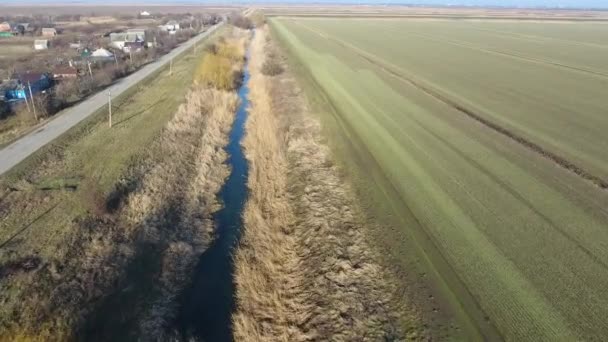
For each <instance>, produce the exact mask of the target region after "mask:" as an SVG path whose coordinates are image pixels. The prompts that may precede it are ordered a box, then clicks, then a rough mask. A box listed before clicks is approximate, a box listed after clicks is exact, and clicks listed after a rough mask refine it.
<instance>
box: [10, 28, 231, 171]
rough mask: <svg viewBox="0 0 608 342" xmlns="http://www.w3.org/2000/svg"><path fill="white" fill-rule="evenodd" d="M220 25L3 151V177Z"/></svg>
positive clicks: (64, 113)
mask: <svg viewBox="0 0 608 342" xmlns="http://www.w3.org/2000/svg"><path fill="white" fill-rule="evenodd" d="M221 25H223V22H222V23H219V24H217V25H215V26H212V27H210V28H209V29H208V30H207V31H205V32H203V33H201V34H199V35H198V36H196V37H193V38H192V39H190V40H188V41H187V42H185V43H183V44H182V45H180V46H179V47H177V48H175V49H173V50H172V51H171V52H169V53H168V54H166V55H164V56H162V57H161V58H159V59H158V60H157V61H155V62H153V63H150V64H148V65H146V66H144V67H143V68H141V69H140V70H138V71H137V72H135V73H133V74H131V75H129V76H127V77H125V78H123V79H120V80H119V81H117V82H116V83H115V84H114V85H112V86H110V87H108V88H106V89H104V90H102V91H100V92H99V93H97V94H95V95H93V96H91V97H89V98H88V99H86V100H84V101H83V102H81V103H79V104H77V105H75V106H73V107H70V108H68V109H65V110H63V111H62V112H61V113H58V114H57V115H56V116H55V117H54V118H53V119H52V120H50V121H49V122H47V123H45V124H44V125H42V126H41V127H39V128H37V129H36V130H34V131H32V132H30V133H29V134H27V135H25V136H23V137H21V138H19V140H16V141H15V142H13V143H12V144H10V145H8V146H6V147H5V148H3V149H2V150H0V175H2V174H4V173H5V172H6V171H8V170H10V169H11V168H12V167H14V166H15V165H17V164H19V163H20V162H21V161H23V160H24V159H25V158H27V157H28V156H29V155H30V154H32V153H34V152H36V151H37V150H38V149H40V148H41V147H42V146H44V145H46V144H48V143H49V142H51V141H53V140H54V139H56V138H57V137H59V136H60V135H61V134H63V133H65V132H66V131H67V130H69V129H70V128H72V127H74V126H75V125H76V124H78V123H79V122H81V121H82V120H84V119H86V118H87V117H89V116H91V115H92V114H93V113H95V112H96V111H97V110H98V109H99V108H100V107H101V106H103V105H105V104H106V103H107V101H108V90H109V91H111V94H112V98H114V97H116V96H119V95H120V94H122V93H123V92H124V91H125V90H127V89H129V88H130V87H131V86H133V85H135V84H137V83H139V82H140V81H142V80H143V79H144V78H146V77H148V76H149V75H151V74H152V73H154V72H155V71H157V70H158V69H160V68H162V67H163V66H164V65H166V64H167V63H169V61H170V60H171V58H174V57H177V56H178V55H179V54H181V53H182V52H184V51H186V50H187V49H188V48H190V47H192V46H193V45H194V44H196V43H198V42H199V41H201V40H202V39H204V38H205V37H207V36H208V35H209V34H211V32H213V31H215V30H216V29H217V28H218V27H220V26H221Z"/></svg>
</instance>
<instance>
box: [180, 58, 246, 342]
mask: <svg viewBox="0 0 608 342" xmlns="http://www.w3.org/2000/svg"><path fill="white" fill-rule="evenodd" d="M247 59H248V56H247ZM249 77H250V75H249V63H248V62H246V63H245V67H244V79H243V83H242V85H241V87H240V88H239V91H238V96H239V99H240V105H239V107H238V110H237V112H236V118H235V121H234V124H233V127H232V130H231V132H230V138H229V139H230V140H229V143H228V145H227V146H226V151H227V152H228V154H229V157H228V161H227V163H228V165H230V168H231V173H230V176H229V177H228V179H227V180H226V183H225V184H224V187H223V188H222V190H221V192H220V193H219V197H220V200H221V201H222V202H223V204H224V208H223V209H222V210H220V211H218V212H217V213H216V214H215V216H214V218H215V222H216V225H217V239H216V240H215V241H214V243H213V245H212V246H211V247H209V249H207V251H205V253H204V254H203V255H202V256H201V258H200V260H199V264H198V266H197V268H196V270H195V274H194V276H193V277H194V279H193V282H192V287H191V288H190V289H189V290H188V291H187V292H186V293H185V294H184V296H183V298H182V303H181V309H180V314H179V318H178V320H179V321H178V324H179V327H180V330H181V333H182V336H183V337H184V338H185V339H189V338H190V337H194V338H196V339H197V340H203V341H213V342H216V341H217V342H224V341H232V340H233V338H232V322H231V315H232V311H233V309H234V305H235V298H234V296H235V293H234V292H235V284H234V279H233V273H234V263H233V250H234V247H235V246H236V244H237V243H238V241H239V238H240V236H241V228H242V225H243V220H242V212H243V208H244V205H245V201H246V200H247V172H248V165H247V159H245V155H244V153H243V150H242V148H241V140H242V138H243V136H244V135H245V122H246V120H247V108H248V106H249V99H248V95H249Z"/></svg>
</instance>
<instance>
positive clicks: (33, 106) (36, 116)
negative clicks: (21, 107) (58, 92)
mask: <svg viewBox="0 0 608 342" xmlns="http://www.w3.org/2000/svg"><path fill="white" fill-rule="evenodd" d="M27 87H28V88H29V89H30V99H32V109H34V119H35V120H36V121H38V115H36V105H35V104H34V94H32V86H31V84H30V81H27Z"/></svg>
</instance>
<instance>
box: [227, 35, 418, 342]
mask: <svg viewBox="0 0 608 342" xmlns="http://www.w3.org/2000/svg"><path fill="white" fill-rule="evenodd" d="M266 35H267V33H266V30H265V29H260V30H258V33H257V34H256V38H255V39H254V42H253V44H252V47H251V59H250V70H251V81H250V82H251V85H250V89H251V93H250V98H251V108H250V115H249V118H248V122H247V136H246V138H245V141H244V146H245V149H246V155H247V159H248V160H249V163H250V164H249V168H250V171H249V174H250V176H249V177H250V178H249V181H248V187H249V191H250V196H249V199H248V202H247V205H246V209H245V213H244V222H245V231H244V233H243V239H242V242H241V244H240V246H239V249H238V251H237V254H236V275H235V276H236V282H237V300H238V307H237V310H236V313H235V314H234V316H233V321H234V333H235V338H236V339H237V340H242V341H305V340H340V341H342V340H364V341H365V340H372V341H377V340H401V339H410V340H417V339H426V338H427V337H426V336H427V335H426V332H425V331H424V329H422V328H420V325H419V324H418V318H417V315H416V313H415V312H414V310H413V309H412V308H410V307H408V306H407V305H405V303H404V300H403V299H402V298H401V297H400V295H399V294H397V293H396V288H397V287H396V286H395V284H394V281H393V278H392V277H391V274H390V273H389V272H388V271H387V270H385V269H384V268H383V267H381V266H380V263H379V262H378V261H377V258H376V256H375V255H374V253H373V251H372V250H370V245H369V244H368V243H367V242H366V240H367V237H366V227H365V225H366V223H365V221H364V218H363V215H362V211H361V208H360V205H359V204H358V202H357V200H356V198H355V196H354V193H353V191H352V189H351V188H350V187H349V186H348V185H347V184H348V183H347V182H346V181H345V179H343V177H342V176H341V173H340V172H339V170H338V168H337V167H336V166H334V163H333V161H332V157H331V153H330V151H329V149H328V147H327V146H326V145H325V144H324V143H322V141H323V139H322V137H321V127H320V124H319V122H318V121H317V120H316V119H314V118H312V117H311V116H310V113H309V112H308V111H307V105H306V102H305V100H304V97H303V94H302V93H301V91H300V90H299V88H298V86H297V84H296V83H295V81H294V79H293V77H292V76H291V75H290V74H289V73H288V72H284V73H283V74H282V75H280V76H277V77H273V79H272V80H271V79H270V78H269V77H267V76H265V75H264V74H263V72H262V69H263V65H264V59H265V54H266V53H267V52H268V49H273V47H272V46H271V45H270V46H269V44H267V43H266V39H265V36H266ZM275 57H276V56H275ZM276 58H277V61H278V57H276ZM283 67H284V66H283Z"/></svg>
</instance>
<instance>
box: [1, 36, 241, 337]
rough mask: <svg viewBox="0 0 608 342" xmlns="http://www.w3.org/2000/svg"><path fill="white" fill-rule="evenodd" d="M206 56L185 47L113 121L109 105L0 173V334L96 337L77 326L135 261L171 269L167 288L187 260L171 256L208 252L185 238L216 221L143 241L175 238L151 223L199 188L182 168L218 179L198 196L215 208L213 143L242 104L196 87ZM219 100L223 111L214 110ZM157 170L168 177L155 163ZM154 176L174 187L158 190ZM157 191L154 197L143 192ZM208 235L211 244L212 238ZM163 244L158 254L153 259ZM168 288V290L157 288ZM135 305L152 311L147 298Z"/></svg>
mask: <svg viewBox="0 0 608 342" xmlns="http://www.w3.org/2000/svg"><path fill="white" fill-rule="evenodd" d="M227 30H228V29H222V30H221V31H220V32H218V33H217V34H216V36H218V35H222V34H226V33H227ZM199 51H203V50H202V49H199ZM200 58H201V54H193V53H185V54H184V55H182V56H181V57H180V58H179V59H177V60H176V62H175V63H174V66H173V75H172V76H169V75H168V73H167V72H166V70H160V71H159V72H158V73H156V74H154V75H152V76H150V77H149V78H148V79H146V80H145V81H143V82H141V83H140V84H138V85H137V86H135V87H133V88H131V89H130V90H128V91H127V92H125V93H124V94H123V95H122V96H121V97H120V98H118V99H117V100H116V101H115V102H114V110H113V114H114V126H113V127H112V128H111V129H110V128H108V127H107V123H106V122H105V110H104V109H100V110H99V112H98V113H96V114H94V115H93V116H92V117H91V118H89V119H87V120H86V121H85V122H83V123H81V124H79V125H78V126H77V127H75V128H74V129H72V130H70V131H69V132H67V133H66V134H64V135H63V136H62V137H60V138H59V139H57V140H56V141H54V142H53V143H51V144H49V145H47V146H45V147H44V148H43V149H41V150H40V151H38V152H37V153H35V154H34V155H32V156H31V157H30V158H28V159H27V160H26V161H24V162H23V163H21V164H20V165H18V166H17V167H16V168H15V169H13V170H11V171H10V172H9V173H8V174H6V175H5V176H3V177H2V178H1V179H0V184H1V185H2V186H1V189H2V190H0V213H1V217H2V219H1V220H0V241H1V242H0V274H1V275H2V277H1V278H0V289H1V294H0V296H1V297H2V298H1V301H2V303H3V305H2V308H1V309H0V310H1V311H0V327H1V329H0V331H1V334H0V339H16V338H30V339H34V340H63V339H66V338H69V337H73V336H74V334H75V333H77V334H84V335H83V336H87V334H88V333H89V332H90V331H96V330H95V327H98V326H99V325H96V324H90V325H86V326H87V329H88V327H91V326H92V327H93V328H91V329H89V330H86V329H85V330H82V331H81V330H80V329H79V327H81V326H82V325H83V324H84V323H85V321H90V320H92V319H96V318H99V317H100V316H103V315H102V314H98V313H99V312H100V311H103V307H104V303H105V302H104V301H105V300H106V299H107V298H109V297H108V293H109V292H111V291H116V289H117V287H118V286H119V285H120V284H123V285H124V284H125V283H129V281H130V280H133V279H132V277H133V276H132V275H128V274H129V272H127V271H128V270H129V269H128V267H127V266H128V265H131V266H130V267H131V268H130V269H134V267H135V268H136V265H138V262H139V265H140V266H141V265H144V266H146V267H149V268H152V270H149V272H147V271H146V270H145V269H143V268H140V269H137V268H136V270H137V271H138V272H141V273H142V274H143V275H145V276H148V277H149V274H153V275H158V273H155V272H154V269H163V270H165V273H162V274H163V275H165V274H171V275H167V276H165V277H166V278H168V279H169V280H167V281H166V282H165V283H166V284H168V283H171V282H172V281H170V280H171V279H173V280H174V278H175V277H177V278H179V276H175V275H174V274H180V271H179V270H182V271H183V269H185V268H187V266H188V263H187V262H186V261H184V265H182V266H179V267H178V266H175V267H177V269H178V271H175V272H171V271H170V270H171V267H173V266H174V265H178V264H179V263H171V262H169V261H166V260H170V259H171V258H172V256H175V255H180V253H182V252H183V251H186V252H187V250H188V248H190V249H193V250H194V251H196V250H198V249H197V248H194V247H192V246H190V247H188V246H184V245H183V244H181V243H180V241H181V240H180V239H189V237H191V236H192V235H193V234H194V235H197V234H198V233H200V232H201V231H205V232H208V231H209V230H210V229H209V228H208V227H207V228H201V226H200V225H198V226H197V225H193V226H191V227H190V226H188V227H189V229H190V230H184V231H177V232H174V233H172V234H176V235H177V236H179V237H180V238H170V239H168V241H167V239H160V241H162V244H160V245H159V244H154V243H151V242H150V241H152V242H154V241H156V240H154V239H144V237H148V236H149V235H151V236H152V237H153V238H157V239H159V238H161V237H165V236H164V235H162V234H160V233H159V234H156V235H155V234H154V233H150V232H149V230H148V229H144V228H142V227H148V226H150V225H151V226H154V225H153V224H151V223H150V222H151V221H153V220H160V222H164V223H165V226H163V227H166V224H171V223H172V220H171V218H172V217H175V216H171V215H179V214H180V213H183V212H184V211H185V210H186V209H184V206H183V205H185V204H184V203H183V202H182V199H183V197H184V196H195V195H194V194H192V192H191V191H190V189H187V188H186V189H179V186H182V187H186V186H188V185H189V184H190V183H184V184H182V183H180V181H186V180H184V179H182V180H180V179H179V178H176V177H179V176H180V175H184V173H188V175H190V177H194V179H197V180H199V181H200V182H202V181H208V182H209V185H207V186H206V187H204V190H205V191H208V192H209V193H208V194H207V195H205V196H200V197H199V196H195V198H196V201H203V200H204V199H205V198H207V200H206V202H205V205H206V207H205V208H207V209H205V210H213V207H214V204H213V201H212V200H210V199H208V198H209V197H213V193H214V192H213V190H214V189H215V188H217V187H218V186H217V185H214V184H221V181H222V175H223V174H224V172H225V171H221V170H219V171H218V170H216V169H215V168H214V166H215V165H216V164H217V165H221V160H222V157H221V153H219V154H217V153H215V152H214V151H221V148H220V145H221V143H222V140H221V132H223V131H222V130H223V129H224V127H225V126H228V125H229V124H228V123H227V119H226V118H228V117H229V116H226V115H225V113H230V112H231V111H232V109H233V106H234V101H231V100H229V99H228V98H229V95H223V94H216V93H215V92H214V91H212V90H205V91H203V90H200V89H199V91H191V92H188V91H187V89H189V87H190V86H191V85H192V81H193V75H194V70H195V69H196V67H197V65H198V63H199V61H200ZM184 99H186V102H185V103H184V101H185V100H184ZM180 105H181V107H180ZM215 105H217V110H218V111H219V112H217V113H218V114H213V113H216V110H215V107H213V108H210V106H215ZM178 108H180V110H178ZM220 112H221V113H224V114H222V115H220V114H219V113H220ZM176 113H177V114H176ZM218 137H220V138H218ZM198 146H200V150H197V148H196V147H198ZM214 146H215V149H213V148H214ZM209 148H212V150H211V152H214V153H209V152H210V151H209V150H208V149H209ZM197 156H198V157H197ZM203 156H204V158H207V159H204V158H203ZM218 158H219V159H218ZM184 163H186V164H184ZM199 164H200V165H199ZM158 165H160V166H158ZM180 165H181V167H180ZM159 168H161V169H162V170H164V174H163V173H162V172H160V171H156V170H157V169H159ZM177 171H179V172H177ZM153 177H159V178H156V180H151V178H152V179H154V178H153ZM149 184H156V185H158V186H159V187H160V186H161V185H162V186H163V187H167V186H173V188H164V189H165V190H163V191H162V192H160V193H159V192H158V189H155V188H154V187H151V186H149ZM196 184H200V183H196ZM192 191H194V190H192ZM198 191H201V190H200V189H199V190H198ZM147 192H151V193H152V194H154V196H152V195H149V196H148V197H146V196H144V195H145V194H146V193H147ZM142 193H143V194H144V195H142ZM172 193H174V194H175V195H171V194H172ZM162 196H169V197H170V199H169V200H167V201H164V200H162V198H164V197H162ZM142 198H143V199H142ZM155 203H156V204H155ZM158 203H161V204H162V207H160V208H159V207H158V205H160V204H158ZM186 203H190V202H186ZM146 205H148V206H147V207H146ZM193 205H194V206H198V205H200V203H198V202H197V203H193ZM134 206H135V207H137V208H138V209H137V208H134ZM136 209H137V210H140V211H139V213H140V214H136V213H137V210H136ZM178 217H179V216H178ZM184 217H190V216H189V215H186V214H184ZM201 217H204V215H201ZM179 219H180V220H181V217H180V218H179ZM142 220H143V221H142ZM184 220H185V219H184ZM144 223H145V224H144ZM206 224H207V226H208V225H209V223H206ZM180 234H182V235H180ZM199 235H201V237H200V238H201V239H202V240H205V236H208V234H207V235H205V234H199ZM171 236H174V235H170V236H169V237H171ZM195 244H196V243H195ZM145 251H152V252H153V253H146V252H145ZM166 251H168V252H166ZM158 252H160V255H161V256H160V257H157V258H155V259H152V260H150V259H147V258H148V257H149V256H150V255H154V254H155V253H158ZM173 252H174V253H173ZM184 253H185V252H184ZM186 254H187V253H186ZM195 254H196V253H193V255H195ZM166 255H168V256H166ZM174 259H177V260H178V261H179V260H188V259H187V258H180V257H176V258H174ZM142 260H143V261H145V260H147V261H150V263H148V262H143V261H142ZM162 265H165V266H164V267H162ZM159 266H160V268H158V267H159ZM167 270H169V271H167ZM166 272H168V273H166ZM172 277H173V278H172ZM148 279H156V278H154V277H153V276H152V278H148ZM163 279H164V278H163ZM165 280H166V279H165ZM163 281H164V280H163ZM166 287H168V285H167V286H166ZM158 288H163V287H162V286H160V287H159V286H153V287H152V290H153V291H157V289H158ZM161 292H162V291H161ZM135 297H137V296H135ZM136 307H137V308H141V309H142V310H144V311H146V312H147V309H145V308H146V305H143V304H142V305H139V304H138V305H136ZM130 309H135V308H130ZM127 316H128V315H127ZM118 321H120V320H118ZM127 325H128V324H127ZM100 336H103V335H100ZM100 338H102V337H100Z"/></svg>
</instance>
